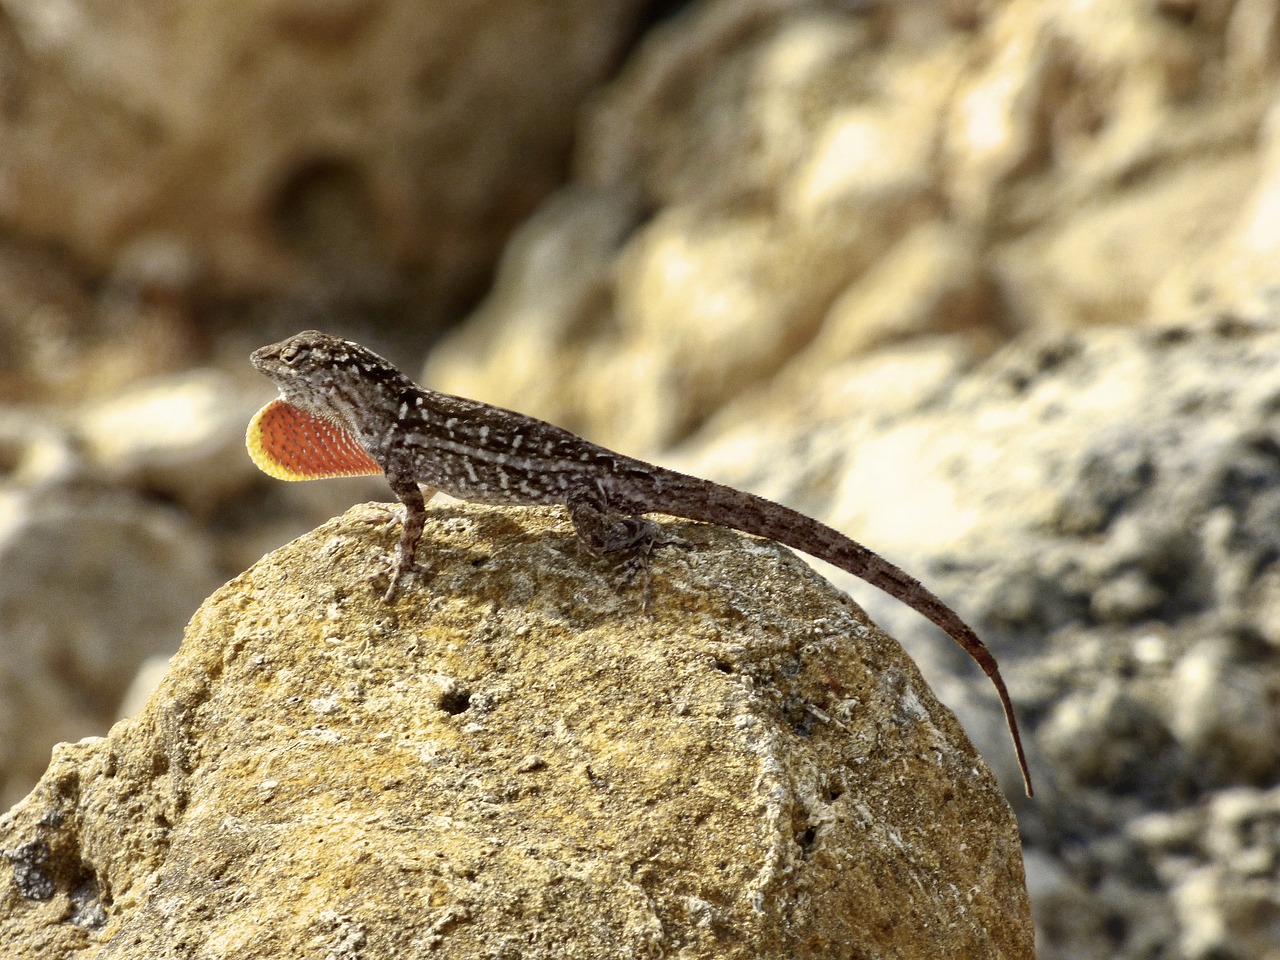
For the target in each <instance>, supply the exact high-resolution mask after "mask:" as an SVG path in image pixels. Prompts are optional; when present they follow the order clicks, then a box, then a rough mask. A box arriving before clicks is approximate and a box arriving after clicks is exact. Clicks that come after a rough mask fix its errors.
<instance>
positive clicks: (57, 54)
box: [0, 0, 643, 312]
mask: <svg viewBox="0 0 1280 960" xmlns="http://www.w3.org/2000/svg"><path fill="white" fill-rule="evenodd" d="M642 6H643V3H642V2H641V0H626V2H617V3H608V4H599V3H591V2H561V3H554V4H538V3H534V4H530V3H525V2H513V3H494V2H489V3H474V2H470V0H455V2H450V3H433V4H430V5H428V6H425V7H424V6H423V5H422V4H421V3H417V2H414V0H329V2H324V3H315V2H312V0H243V2H239V3H231V4H226V3H222V4H194V5H192V4H171V3H167V2H157V0H128V2H113V3H105V4H104V3H96V2H92V0H63V2H59V3H57V4H49V3H47V2H45V0H4V2H3V3H0V144H3V146H2V147H0V221H3V222H4V223H6V224H7V225H8V227H9V228H10V229H17V230H20V231H22V232H24V233H25V234H27V235H28V236H32V237H36V238H39V239H42V240H49V241H53V242H55V243H57V244H60V245H62V246H65V247H66V248H67V249H70V250H72V251H73V252H74V253H75V254H76V255H77V256H78V257H79V258H80V259H81V260H82V261H84V262H85V263H86V264H88V265H89V267H90V269H91V270H92V271H93V272H94V273H95V274H97V275H102V274H104V273H106V272H108V271H111V270H121V271H124V272H125V273H126V274H127V273H131V272H134V271H135V270H136V269H141V270H142V271H143V272H144V273H145V272H149V271H151V270H152V269H153V268H155V267H156V265H157V263H158V261H157V257H156V256H155V251H156V250H158V249H159V250H163V251H167V252H164V253H162V254H160V256H159V261H163V262H160V263H159V268H160V269H162V270H168V267H167V266H165V264H178V265H179V266H178V271H179V272H180V273H190V274H195V275H197V276H201V277H203V278H204V281H205V282H207V283H210V284H212V285H213V286H214V287H215V288H216V289H220V290H222V291H224V292H246V291H249V292H258V293H262V292H274V293H279V292H282V291H287V292H297V293H301V292H303V291H304V290H305V291H307V292H308V293H309V294H311V295H313V296H314V295H315V294H316V293H317V291H318V290H325V291H328V292H329V293H331V294H335V293H340V294H344V295H346V296H348V297H352V296H357V297H358V296H361V295H364V296H372V297H386V296H388V295H389V294H390V293H391V291H390V290H389V289H388V288H389V287H395V286H397V285H399V284H401V283H403V277H402V276H401V274H402V273H405V274H409V275H411V277H412V280H411V283H410V285H411V286H413V287H416V288H418V289H419V292H420V293H423V294H427V296H426V297H425V299H424V302H425V303H427V304H430V305H432V306H433V307H434V308H435V309H437V310H438V311H441V312H444V311H445V309H446V308H447V305H448V304H449V302H450V301H451V300H456V299H457V298H458V297H459V296H460V295H470V294H472V293H473V292H474V290H475V284H476V283H477V280H478V279H479V278H480V277H482V276H483V275H484V273H485V272H487V270H488V269H489V266H490V265H491V263H492V260H493V259H494V257H495V256H496V254H497V251H498V249H499V247H500V245H501V243H502V241H503V239H504V238H505V235H506V233H507V232H508V231H509V230H510V228H511V227H512V226H513V225H514V223H516V222H517V221H518V220H519V218H520V217H521V216H523V215H524V214H526V213H527V212H528V210H529V209H530V208H531V207H532V206H533V205H534V204H535V203H536V202H537V200H538V199H539V198H540V197H541V196H542V195H544V194H545V193H546V192H547V191H548V190H550V189H551V187H552V186H553V185H554V184H555V183H556V182H557V181H558V180H559V179H560V178H561V176H562V173H561V171H562V169H563V165H564V154H565V151H566V149H567V145H568V141H569V138H570V136H571V134H572V129H573V123H574V118H575V112H576V110H577V107H578V105H579V103H580V102H581V99H582V97H583V96H584V95H585V94H586V92H587V91H588V90H589V88H590V87H591V85H592V84H593V83H596V82H598V81H599V79H600V78H601V77H602V76H603V75H604V74H605V73H607V72H608V70H609V69H611V68H612V66H613V62H614V60H615V58H616V57H617V55H618V53H619V50H620V47H621V45H622V44H623V43H624V42H625V41H626V40H627V38H628V34H629V32H630V31H631V30H632V29H633V28H634V24H635V19H636V16H637V13H638V11H639V9H640V8H641V7H642Z"/></svg>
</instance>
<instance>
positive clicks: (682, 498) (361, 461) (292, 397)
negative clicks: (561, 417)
mask: <svg viewBox="0 0 1280 960" xmlns="http://www.w3.org/2000/svg"><path fill="white" fill-rule="evenodd" d="M252 362H253V364H254V366H255V367H257V368H258V369H259V370H260V371H261V372H262V373H264V374H266V375H267V376H268V377H270V378H271V379H272V380H273V381H274V382H275V383H276V385H277V386H278V387H279V389H280V399H279V400H275V401H272V402H271V403H269V404H267V406H265V407H264V408H263V409H262V410H261V411H259V413H258V414H257V415H256V416H255V417H254V419H253V421H252V422H251V423H250V426H249V431H248V436H247V442H248V445H249V449H250V453H251V454H252V455H253V458H254V462H255V463H257V464H258V466H259V467H261V468H262V469H263V470H265V471H266V472H268V473H270V474H272V475H273V476H276V477H279V478H281V479H288V480H304V479H317V478H320V477H332V476H351V475H357V474H368V475H375V474H378V473H382V474H385V476H386V478H387V482H388V483H389V484H390V486H391V489H392V491H393V492H394V493H395V494H396V496H397V497H399V499H400V500H401V501H402V502H403V503H404V506H405V519H404V526H403V528H402V530H401V535H400V541H399V544H398V546H397V552H396V560H395V563H394V566H393V568H392V572H391V582H390V585H389V586H388V588H387V592H386V595H385V599H386V600H387V601H388V602H390V601H391V600H393V599H394V597H395V595H396V593H397V591H398V589H399V586H400V584H401V582H402V581H403V579H404V577H405V575H406V574H407V573H408V572H409V571H411V570H412V569H413V568H414V565H415V555H416V552H417V548H418V542H419V540H420V539H421V536H422V531H423V526H424V524H425V519H426V510H425V506H426V502H427V500H429V499H430V498H431V497H432V496H434V495H435V493H436V492H437V491H443V492H444V493H447V494H449V495H450V496H453V497H457V498H459V499H462V500H471V501H475V502H479V503H490V504H502V505H515V506H521V505H535V504H546V505H563V506H565V507H567V508H568V511H569V516H570V518H571V519H572V521H573V525H574V529H575V530H576V532H577V534H578V536H579V538H580V539H581V540H582V542H583V543H584V544H585V545H586V546H587V547H588V548H589V549H590V550H591V551H592V552H594V553H596V554H620V555H623V556H626V557H627V558H628V559H629V561H630V562H631V563H633V564H635V565H636V566H640V567H642V566H643V565H644V564H645V563H646V562H647V559H648V555H649V553H650V552H651V551H652V550H653V548H655V547H657V546H662V545H664V544H666V543H668V542H669V541H665V540H663V539H662V538H661V528H660V527H659V526H658V525H657V524H656V523H654V522H653V521H651V520H648V519H646V518H645V517H644V515H645V514H649V513H664V514H668V515H671V516H676V517H682V518H684V519H687V520H694V521H701V522H705V523H714V524H717V525H719V526H723V527H729V528H732V529H735V530H740V531H742V532H744V533H748V534H752V535H755V536H759V537H765V538H767V539H769V540H774V541H777V542H778V543H782V544H785V545H786V546H789V547H793V548H795V549H797V550H800V551H802V552H804V553H807V554H809V555H810V556H814V557H818V558H819V559H821V560H825V561H826V562H828V563H831V564H833V565H835V566H837V567H839V568H840V569H842V570H845V571H847V572H848V573H851V574H853V575H854V576H856V577H859V578H860V579H862V580H865V581H866V582H867V583H870V584H872V585H873V586H875V587H878V588H879V589H881V590H883V591H884V592H886V593H888V594H889V595H890V596H892V597H895V598H896V599H898V600H900V601H902V602H903V603H905V604H907V605H908V606H910V607H912V608H914V609H915V610H917V611H919V612H920V613H921V614H923V615H924V616H925V617H927V618H928V619H929V620H931V621H933V623H935V624H936V625H938V626H939V627H941V628H942V629H943V630H945V631H946V632H947V633H948V634H949V635H950V636H951V637H952V638H953V639H954V640H955V641H956V642H957V643H958V644H959V645H960V646H961V647H963V648H964V650H965V652H966V653H968V654H969V656H970V657H972V658H973V660H974V661H976V662H977V664H978V665H979V666H980V667H981V668H982V670H983V672H984V673H985V674H986V675H987V676H988V677H989V678H990V679H991V682H992V683H993V684H994V685H995V688H996V692H997V693H998V694H999V697H1000V703H1001V706H1002V707H1003V709H1004V713H1005V719H1006V721H1007V723H1008V726H1009V733H1010V736H1011V737H1012V739H1013V744H1014V750H1015V752H1016V754H1017V758H1018V763H1019V766H1020V768H1021V771H1022V776H1023V781H1024V784H1025V786H1026V791H1027V795H1028V796H1030V795H1031V793H1032V789H1031V778H1030V773H1029V772H1028V769H1027V762H1026V757H1025V755H1024V753H1023V749H1022V741H1021V737H1020V736H1019V733H1018V724H1017V719H1016V717H1015V716H1014V713H1013V706H1012V703H1011V701H1010V699H1009V693H1008V691H1007V690H1006V688H1005V684H1004V680H1003V679H1002V678H1001V676H1000V670H999V667H998V666H997V665H996V661H995V658H994V657H993V656H992V655H991V652H990V651H989V650H988V649H987V647H986V645H985V644H984V643H983V642H982V640H981V639H979V638H978V636H977V634H976V633H974V631H973V630H972V629H971V628H970V627H969V626H968V625H967V624H966V623H965V622H964V621H963V620H961V619H960V617H959V615H957V614H956V613H955V611H953V610H952V609H951V608H950V607H948V606H947V605H946V604H945V603H943V602H942V600H940V599H939V598H938V597H937V596H935V595H934V594H933V593H932V592H930V591H929V590H928V589H927V588H926V587H924V586H923V585H922V584H921V583H920V582H919V581H918V580H916V579H915V578H914V577H912V576H911V575H910V574H908V573H906V572H905V571H903V570H901V569H900V568H898V567H897V566H895V565H894V564H892V563H890V562H889V561H888V560H885V559H884V558H883V557H880V556H879V555H877V554H876V553H874V552H872V551H871V550H869V549H868V548H867V547H864V546H863V545H862V544H860V543H858V542H857V541H855V540H853V539H851V538H849V537H847V536H845V535H844V534H842V533H840V532H839V531H837V530H835V529H833V528H831V527H828V526H827V525H825V524H823V523H820V522H819V521H817V520H814V519H813V518H812V517H808V516H805V515H804V514H802V513H799V512H797V511H795V510H792V509H790V508H788V507H784V506H782V505H781V504H778V503H774V502H773V501H771V500H766V499H765V498H763V497H758V496H755V495H754V494H750V493H745V492H743V491H741V490H735V489H733V488H732V487H727V486H724V485H722V484H718V483H713V482H711V481H709V480H702V479H699V478H698V477H694V476H690V475H688V474H684V473H679V472H677V471H675V470H668V469H666V468H664V467H659V466H655V465H654V464H650V463H646V462H645V461H643V460H637V459H635V458H633V457H627V456H624V455H622V454H619V453H614V452H613V451H611V450H608V449H606V448H604V447H601V446H598V445H597V444H594V443H591V442H590V441H588V440H585V439H583V438H582V437H579V436H578V435H576V434H574V433H571V432H570V431H568V430H565V429H563V428H561V427H557V426H555V425H554V424H551V423H547V422H546V421H544V420H538V419H536V418H534V417H529V416H526V415H524V414H521V413H516V412H514V411H512V410H506V409H503V408H501V407H496V406H492V405H490V404H487V403H481V402H479V401H475V400H467V399H465V398H462V397H455V396H451V395H449V394H444V393H438V392H436V391H433V390H427V389H424V388H422V387H419V386H418V385H417V384H415V383H414V382H413V381H412V380H410V379H409V378H408V377H406V376H405V375H404V374H403V373H401V372H400V371H399V370H397V369H396V368H395V367H394V366H393V365H392V364H390V363H389V362H387V361H386V360H384V359H383V358H382V357H380V356H378V355H377V354H375V353H373V352H372V351H370V350H367V349H365V348H364V347H362V346H360V345H359V344H357V343H353V342H352V341H349V340H343V339H342V338H340V337H335V336H331V335H328V334H324V333H319V332H316V331H305V332H303V333H299V334H297V335H295V336H293V337H290V338H289V339H287V340H283V341H281V342H280V343H276V344H272V345H270V346H266V347H262V348H261V349H259V350H257V351H255V352H254V354H253V356H252Z"/></svg>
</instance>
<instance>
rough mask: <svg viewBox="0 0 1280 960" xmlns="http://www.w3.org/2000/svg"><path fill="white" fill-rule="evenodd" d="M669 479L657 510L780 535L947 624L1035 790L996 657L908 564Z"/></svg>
mask: <svg viewBox="0 0 1280 960" xmlns="http://www.w3.org/2000/svg"><path fill="white" fill-rule="evenodd" d="M665 479H667V478H665V477H661V476H660V477H658V478H656V482H655V490H654V493H655V499H656V502H657V503H660V504H661V506H655V507H653V508H652V509H653V510H655V511H658V512H661V513H667V514H670V515H672V516H675V517H683V518H684V519H686V520H697V521H701V522H704V523H714V524H717V525H719V526H723V527H733V528H736V529H738V530H741V531H743V532H744V533H750V534H754V535H755V536H758V537H765V538H766V539H769V540H776V541H777V542H778V543H782V544H786V545H787V546H788V547H793V548H795V549H796V550H800V551H801V552H803V553H807V554H809V555H810V556H813V557H817V558H818V559H820V560H825V561H826V562H827V563H830V564H833V565H835V566H837V567H839V568H840V569H841V570H844V571H846V572H847V573H851V574H853V575H854V576H855V577H858V578H859V579H861V580H865V581H866V582H867V583H869V584H871V585H872V586H874V587H879V588H880V589H881V590H883V591H884V592H885V593H887V594H889V596H891V597H893V598H895V599H897V600H901V601H902V602H903V603H905V604H906V605H907V606H909V607H911V608H913V609H915V610H917V611H919V612H920V613H922V614H924V616H926V617H928V618H929V619H930V620H932V621H933V622H934V623H935V624H937V625H938V626H939V627H941V628H942V629H943V630H945V631H946V632H947V633H948V634H949V635H950V636H951V638H952V639H953V640H955V642H956V643H958V644H960V646H961V647H963V648H964V651H965V653H967V654H969V656H970V657H972V658H973V660H974V661H975V662H976V663H977V664H978V666H980V667H981V668H982V672H983V673H985V674H986V675H987V676H988V677H990V678H991V682H992V683H993V684H994V685H995V688H996V693H997V694H998V695H999V697H1000V705H1001V707H1003V708H1004V718H1005V722H1006V723H1007V724H1008V726H1009V736H1010V737H1011V738H1012V739H1013V749H1014V752H1015V753H1016V754H1017V756H1018V766H1019V767H1020V768H1021V770H1022V782H1023V785H1024V786H1025V787H1026V790H1027V796H1028V797H1030V796H1031V795H1032V789H1031V773H1030V771H1029V770H1028V769H1027V757H1026V754H1025V753H1024V752H1023V749H1022V737H1021V735H1020V734H1019V733H1018V718H1017V717H1016V716H1014V713H1013V703H1012V701H1011V700H1010V699H1009V691H1008V690H1007V689H1006V688H1005V685H1004V679H1003V678H1002V677H1001V676H1000V668H999V667H998V666H997V665H996V658H995V657H993V656H992V655H991V651H990V650H988V649H987V646H986V644H984V643H983V642H982V641H981V640H980V639H979V638H978V635H977V634H976V633H974V632H973V629H972V628H971V627H970V626H969V625H968V624H967V623H965V622H964V621H963V620H961V619H960V616H959V614H957V613H956V612H955V611H954V610H952V609H951V608H950V607H949V606H947V605H946V604H945V603H943V602H942V601H941V600H940V599H938V597H937V596H936V595H934V594H933V593H932V592H931V591H930V590H929V589H927V588H926V587H925V586H924V585H923V584H922V583H921V582H920V581H919V580H917V579H916V578H915V577H913V576H911V574H909V573H907V572H906V571H905V570H902V569H901V568H900V567H897V566H895V565H894V564H892V563H890V562H889V561H888V560H886V559H884V558H883V557H881V556H879V555H878V554H875V553H873V552H872V551H871V550H868V549H867V548H866V547H864V546H863V545H862V544H860V543H858V542H857V541H856V540H853V539H850V538H849V537H846V536H845V535H844V534H843V533H841V532H840V531H838V530H834V529H832V528H831V527H828V526H827V525H826V524H824V523H819V522H818V521H817V520H814V519H813V518H812V517H807V516H805V515H804V514H803V513H798V512H797V511H795V510H792V509H790V508H788V507H784V506H782V505H781V504H778V503H774V502H773V501H772V500H766V499H765V498H764V497H757V496H755V495H754V494H750V493H745V492H743V491H741V490H735V489H733V488H732V487H726V486H723V485H722V484H718V483H712V482H711V481H710V480H701V479H698V478H696V477H692V476H687V475H685V474H678V475H674V476H673V477H672V478H671V479H677V480H678V482H674V483H671V484H670V485H668V484H666V483H664V482H663V480H665Z"/></svg>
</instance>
